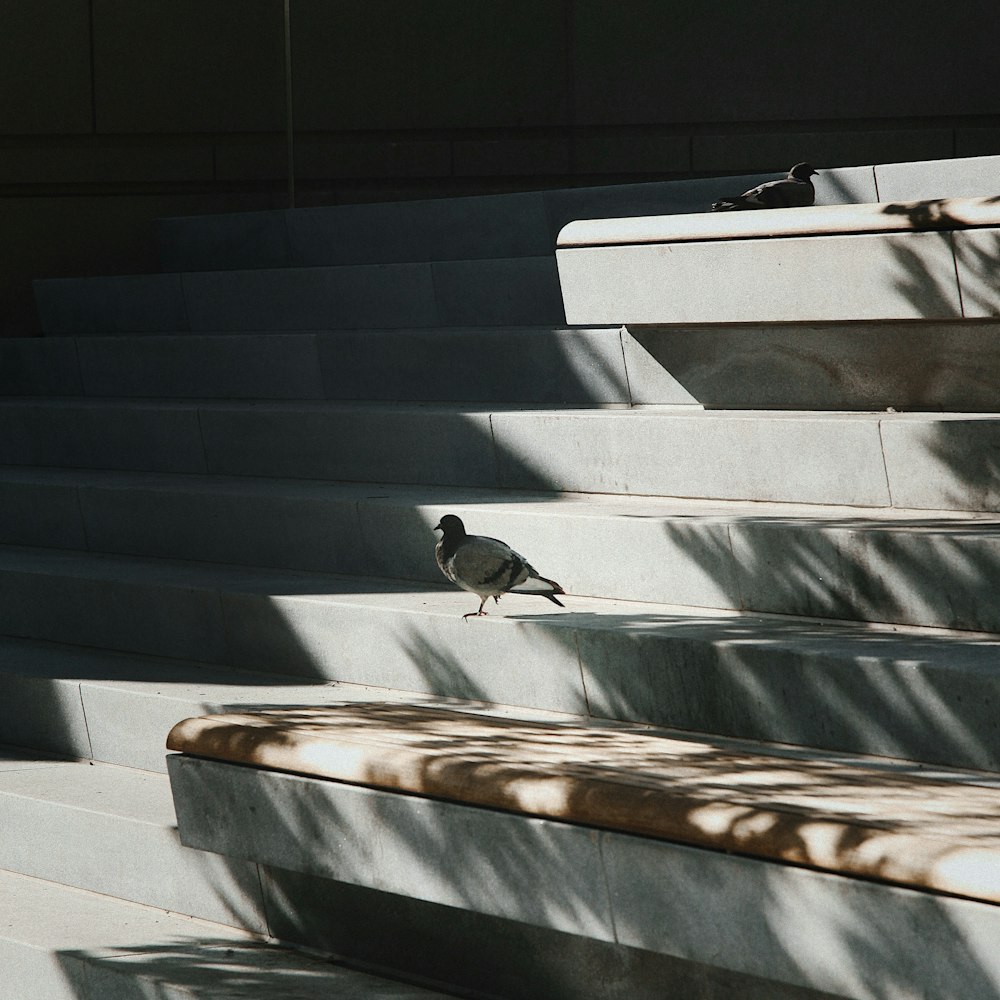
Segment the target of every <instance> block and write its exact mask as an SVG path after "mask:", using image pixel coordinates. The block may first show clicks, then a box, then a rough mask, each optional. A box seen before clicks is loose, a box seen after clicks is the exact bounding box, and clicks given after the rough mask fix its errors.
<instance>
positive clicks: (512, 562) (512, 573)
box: [449, 535, 531, 595]
mask: <svg viewBox="0 0 1000 1000" xmlns="http://www.w3.org/2000/svg"><path fill="white" fill-rule="evenodd" d="M449 568H450V570H451V573H452V578H453V579H454V581H455V583H457V584H458V585H459V586H460V587H464V588H465V589H466V590H471V591H472V592H473V593H476V594H480V595H483V594H505V593H506V592H507V591H508V590H510V589H511V587H516V586H517V585H518V584H519V583H523V582H524V581H525V580H527V579H528V576H529V575H530V574H531V567H530V566H529V565H528V563H527V562H526V561H525V559H524V558H523V557H522V556H519V555H518V554H517V553H516V552H515V551H514V550H513V549H512V548H511V547H510V546H509V545H507V544H506V543H505V542H501V541H500V540H499V539H497V538H488V537H486V536H485V535H470V536H469V537H468V538H467V539H466V540H465V541H464V542H463V543H462V545H460V546H459V547H458V549H457V550H456V552H455V554H454V555H453V556H452V557H451V560H450V561H449Z"/></svg>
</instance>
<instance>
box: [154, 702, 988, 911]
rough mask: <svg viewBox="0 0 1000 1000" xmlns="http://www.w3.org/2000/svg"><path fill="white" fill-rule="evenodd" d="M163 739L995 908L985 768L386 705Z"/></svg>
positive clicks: (286, 716)
mask: <svg viewBox="0 0 1000 1000" xmlns="http://www.w3.org/2000/svg"><path fill="white" fill-rule="evenodd" d="M167 746H168V748H169V749H171V750H175V751H179V752H181V753H187V754H193V755H197V756H200V757H208V758H212V759H216V760H223V761H230V762H234V763H239V764H244V765H252V766H255V767H260V768H265V769H270V770H278V771H287V772H291V773H296V774H304V775H308V776H312V777H317V778H324V779H330V780H335V781H343V782H350V783H352V784H360V785H367V786H370V787H375V788H381V789H389V790H394V791H400V792H407V793H410V794H417V795H424V796H429V797H434V798H441V799H447V800H451V801H457V802H464V803H467V804H470V805H476V806H483V807H488V808H497V809H503V810H507V811H510V812H516V813H522V814H525V815H531V816H540V817H545V818H548V819H554V820H559V821H563V822H570V823H578V824H584V825H587V826H594V827H599V828H603V829H610V830H618V831H622V832H625V833H632V834H640V835H644V836H649V837H657V838H663V839H668V840H672V841H676V842H680V843H684V844H691V845H694V846H699V847H707V848H712V849H715V850H723V851H733V852H739V853H741V854H744V855H750V856H754V857H759V858H763V859H767V860H771V861H780V862H789V863H796V864H805V865H809V866H812V867H815V868H820V869H823V870H827V871H833V872H838V873H842V874H847V875H854V876H863V877H867V878H875V879H879V880H882V881H888V882H895V883H898V884H901V885H908V886H913V887H917V888H920V889H925V890H932V891H936V892H946V893H952V894H957V895H962V896H968V897H970V898H974V899H982V900H987V901H989V902H994V903H996V902H1000V788H997V787H991V785H990V779H991V776H990V775H987V774H985V773H983V774H977V773H976V772H955V773H954V779H955V780H949V778H948V777H941V776H940V775H941V774H942V769H935V775H934V776H927V775H924V774H922V773H921V772H920V769H919V768H918V767H916V766H912V765H908V766H897V767H894V766H892V765H891V763H890V762H888V761H886V762H885V763H884V764H882V765H880V764H879V763H878V762H876V761H874V760H872V759H868V760H863V761H858V760H857V759H846V758H844V757H843V756H842V755H836V754H824V753H823V752H821V751H806V750H793V749H791V748H788V749H783V748H777V747H762V746H761V744H757V743H744V742H741V741H737V740H714V739H710V738H707V737H706V738H700V737H694V736H686V735H684V734H679V733H677V732H673V731H666V730H657V729H651V728H649V727H645V726H638V725H636V726H629V725H627V724H605V723H599V724H594V723H592V724H587V723H561V722H538V721H529V720H521V719H512V718H507V717H498V716H488V715H481V714H476V713H471V712H464V711H458V710H454V709H445V708H439V707H433V706H424V705H418V704H399V703H386V702H364V703H357V702H353V703H345V704H339V705H330V706H326V707H323V708H291V709H274V710H269V711H263V712H254V713H247V714H230V715H215V716H205V717H202V718H193V719H187V720H185V721H184V722H181V723H178V725H177V726H175V727H174V729H173V730H172V731H171V733H170V736H169V738H168V741H167ZM977 782H980V783H977Z"/></svg>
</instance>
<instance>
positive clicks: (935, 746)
mask: <svg viewBox="0 0 1000 1000" xmlns="http://www.w3.org/2000/svg"><path fill="white" fill-rule="evenodd" d="M927 576H928V577H929V578H933V570H929V571H927ZM0 595H2V597H3V600H4V606H5V607H6V608H8V613H7V614H6V615H5V618H4V623H3V631H4V632H5V633H7V635H8V636H10V637H12V638H11V639H10V640H9V641H6V642H5V643H4V644H3V647H2V650H3V653H2V656H0V690H2V693H3V695H4V697H3V698H0V720H2V726H0V732H8V733H10V734H11V735H10V736H9V737H7V738H8V739H13V738H16V739H17V740H19V741H21V742H25V743H28V744H29V745H35V746H39V747H44V748H48V749H51V750H57V751H61V752H68V753H74V754H77V755H80V756H93V757H96V758H98V759H104V760H110V761H113V762H117V763H123V764H130V765H134V766H139V767H150V768H152V767H160V766H162V757H161V754H162V736H163V733H164V728H165V727H166V725H167V723H168V722H170V721H171V720H173V721H176V717H177V715H178V713H188V714H190V713H191V712H192V711H197V710H198V706H200V705H204V706H213V705H224V704H230V703H234V704H244V705H246V704H251V703H253V701H254V700H255V699H256V700H257V701H264V702H269V703H275V704H288V703H289V702H292V703H296V702H298V703H314V702H315V701H316V700H317V699H319V700H320V701H322V699H323V698H325V697H327V692H326V691H324V690H321V689H319V688H317V687H314V686H313V685H317V684H319V685H322V684H323V683H324V682H332V681H337V682H341V683H343V684H350V685H359V686H361V687H366V686H374V687H379V688H383V689H387V690H395V691H409V692H415V693H418V694H422V695H427V696H433V697H458V698H466V699H473V700H478V701H482V702H485V703H494V704H496V703H499V704H508V705H518V706H523V707H527V708H532V709H537V710H540V711H555V712H565V713H573V714H584V715H586V714H590V715H593V716H597V717H608V718H614V719H620V720H623V721H632V722H644V723H651V724H658V725H666V726H674V727H678V728H684V729H692V730H698V731H703V732H713V733H720V734H727V735H733V736H740V737H747V738H752V739H767V740H774V741H779V742H785V743H795V744H801V745H807V746H819V747H828V748H832V749H839V750H844V751H847V752H860V753H872V754H887V755H891V756H905V757H909V758H912V759H915V760H924V761H929V762H932V763H940V764H948V765H953V766H962V767H965V766H968V767H979V768H993V769H1000V732H998V729H997V725H996V707H995V706H996V698H995V695H996V692H995V660H996V652H997V648H998V641H1000V640H998V639H997V636H996V635H995V634H989V635H984V634H981V633H973V634H969V633H965V632H955V631H945V630H932V629H920V628H914V627H905V626H881V627H879V626H873V625H863V624H850V623H847V622H832V621H817V620H799V619H789V618H784V617H777V616H771V615H755V614H748V613H743V614H738V613H733V612H729V613H726V612H722V611H706V610H701V609H697V610H695V609H691V608H690V607H688V608H684V607H679V606H675V605H664V604H654V603H642V604H640V603H628V602H623V601H609V600H598V599H593V598H581V597H569V596H568V597H566V599H565V604H566V609H565V610H556V609H553V610H552V611H551V612H550V611H548V610H546V609H547V607H548V605H545V606H544V607H542V608H539V607H538V604H539V603H540V602H538V600H537V598H531V597H525V596H518V595H508V596H507V597H505V598H504V602H503V604H502V605H501V607H500V608H499V609H497V613H494V614H491V615H490V616H489V617H487V618H482V619H477V620H475V621H472V620H470V621H465V620H463V619H462V614H463V613H465V612H466V611H470V610H474V605H475V598H474V597H473V598H470V595H468V594H465V593H463V592H460V591H458V590H457V589H455V588H450V587H449V588H444V587H435V586H433V585H427V584H406V583H402V582H392V581H386V580H378V579H365V578H360V577H355V578H347V577H332V576H325V575H322V576H320V575H310V574H302V573H291V572H284V573H281V572H278V571H271V572H268V571H261V570H252V569H238V568H236V567H223V566H211V565H208V564H201V565H198V564H192V563H187V564H184V563H174V562H164V561H158V560H149V559H136V558H131V559H130V558H124V557H118V558H112V557H107V556H105V557H98V556H87V555H81V554H70V553H53V552H43V551H40V550H28V549H21V550H17V549H2V550H0ZM984 600H985V598H984ZM24 640H36V641H35V642H31V641H28V642H27V643H26V642H25V641H24ZM37 640H44V641H42V642H37ZM59 643H62V644H67V645H70V646H78V647H80V646H82V647H89V648H91V649H96V650H101V651H104V650H109V651H117V652H119V653H126V654H138V655H139V660H138V661H137V660H136V659H134V656H124V657H117V656H113V655H109V656H106V657H105V655H104V653H103V652H101V653H100V654H95V655H96V658H95V655H91V654H89V653H87V652H86V651H80V650H76V651H70V652H69V653H67V650H66V649H64V648H63V647H62V646H60V645H54V644H59ZM149 658H153V661H152V662H146V661H147V660H148V659H149ZM165 660H179V661H185V662H180V663H176V662H164V661H165ZM200 665H205V666H204V667H202V666H200ZM222 667H228V668H233V669H236V670H238V671H240V672H242V671H244V670H249V671H256V672H260V673H255V674H247V675H246V676H244V675H242V673H240V675H238V676H234V675H233V674H232V673H228V674H227V672H226V671H225V670H221V669H220V668H222ZM201 670H203V671H204V672H203V673H201V674H199V671H201ZM261 674H271V675H275V674H277V675H282V676H280V677H274V676H271V677H263V676H261ZM286 685H287V687H286ZM338 693H339V689H338Z"/></svg>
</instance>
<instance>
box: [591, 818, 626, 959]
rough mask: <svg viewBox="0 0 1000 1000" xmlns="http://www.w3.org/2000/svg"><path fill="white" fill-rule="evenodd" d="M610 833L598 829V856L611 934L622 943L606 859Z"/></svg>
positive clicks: (616, 940)
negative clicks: (605, 845) (606, 846)
mask: <svg viewBox="0 0 1000 1000" xmlns="http://www.w3.org/2000/svg"><path fill="white" fill-rule="evenodd" d="M608 836H609V834H608V833H607V832H606V831H604V830H599V831H597V858H598V861H599V862H600V865H601V880H602V881H603V882H604V898H605V900H606V901H607V905H608V919H609V920H610V921H611V935H612V939H613V940H614V942H615V944H621V941H620V940H619V939H618V923H617V921H616V920H615V904H614V900H612V898H611V882H610V881H609V880H608V866H607V863H606V862H605V860H604V841H605V840H606V839H607V838H608Z"/></svg>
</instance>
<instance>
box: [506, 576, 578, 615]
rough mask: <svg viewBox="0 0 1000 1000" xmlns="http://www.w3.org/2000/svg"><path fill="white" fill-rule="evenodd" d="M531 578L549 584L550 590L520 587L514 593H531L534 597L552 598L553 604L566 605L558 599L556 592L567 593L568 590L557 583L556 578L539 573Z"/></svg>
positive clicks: (562, 606) (530, 577)
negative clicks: (551, 578) (552, 578)
mask: <svg viewBox="0 0 1000 1000" xmlns="http://www.w3.org/2000/svg"><path fill="white" fill-rule="evenodd" d="M528 579H529V580H539V581H541V582H542V583H545V584H548V586H549V587H550V588H551V589H550V590H525V589H524V588H523V587H518V588H517V589H516V590H515V591H513V593H515V594H531V595H532V596H533V597H544V598H546V599H547V600H550V601H551V602H552V603H553V604H558V605H559V607H561V608H564V607H566V605H565V604H563V602H562V601H560V600H557V599H556V596H555V595H556V594H565V593H566V591H565V590H563V589H562V587H561V586H560V585H559V584H558V583H556V581H555V580H550V579H549V578H548V577H547V576H539V575H538V574H537V573H535V574H533V575H532V576H529V577H528Z"/></svg>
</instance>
